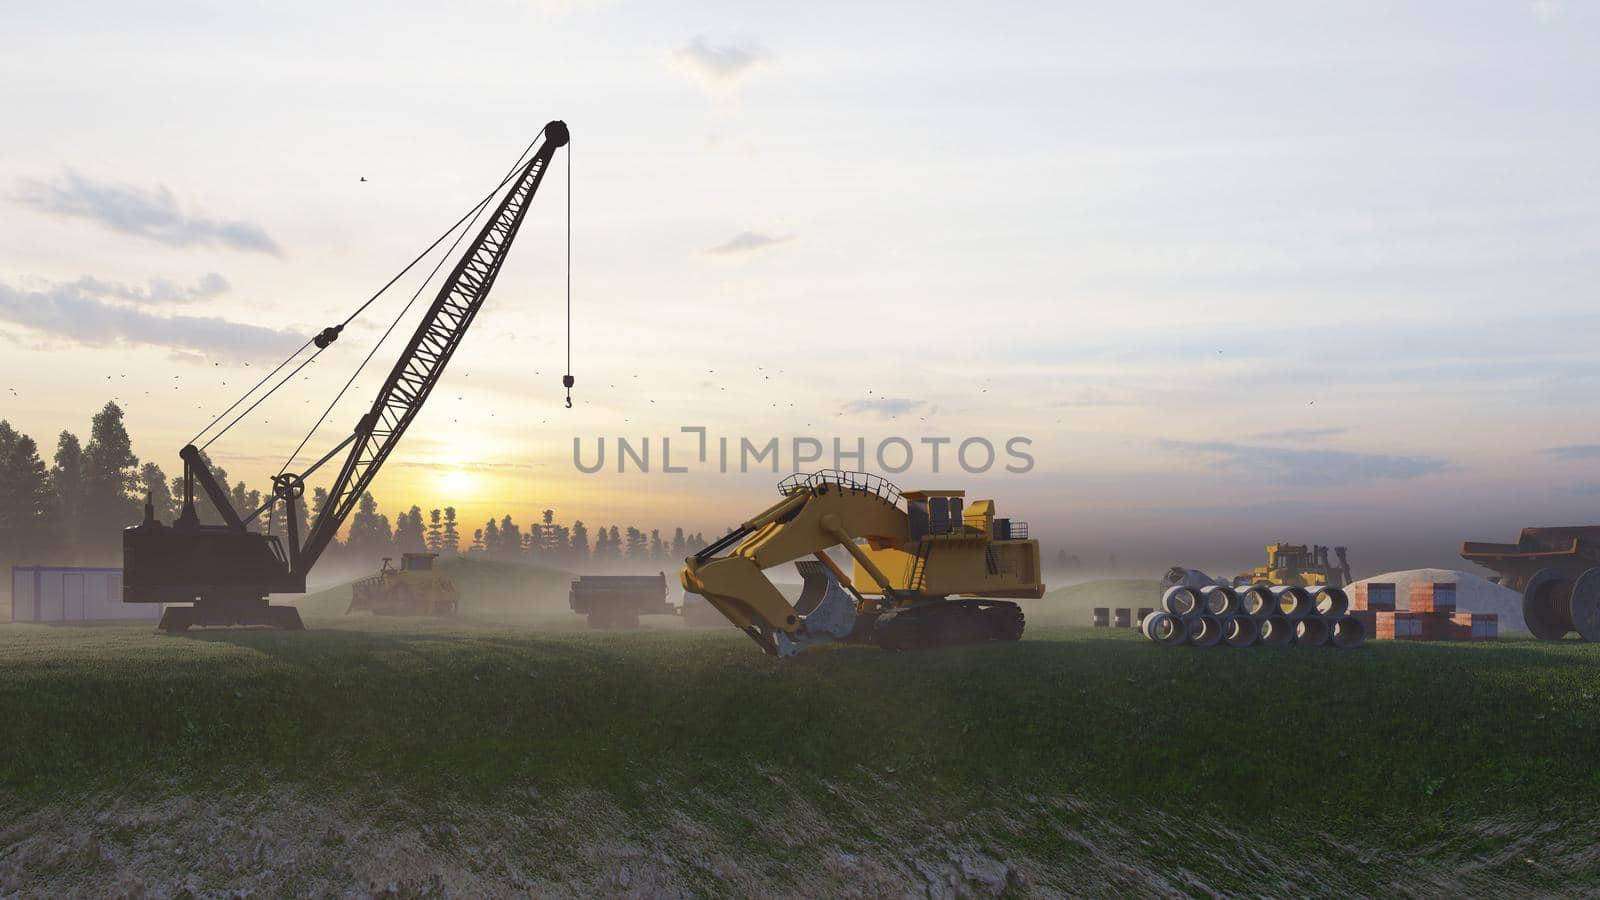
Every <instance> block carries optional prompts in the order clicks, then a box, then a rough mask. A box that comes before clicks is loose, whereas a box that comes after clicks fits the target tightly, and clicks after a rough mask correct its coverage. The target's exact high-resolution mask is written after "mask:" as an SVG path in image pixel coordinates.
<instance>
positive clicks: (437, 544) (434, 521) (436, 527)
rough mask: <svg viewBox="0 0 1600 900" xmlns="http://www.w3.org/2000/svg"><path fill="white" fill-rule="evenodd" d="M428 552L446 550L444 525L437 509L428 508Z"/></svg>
mask: <svg viewBox="0 0 1600 900" xmlns="http://www.w3.org/2000/svg"><path fill="white" fill-rule="evenodd" d="M428 552H429V553H443V552H444V525H443V523H442V522H441V520H440V518H439V511H438V510H437V509H430V510H428Z"/></svg>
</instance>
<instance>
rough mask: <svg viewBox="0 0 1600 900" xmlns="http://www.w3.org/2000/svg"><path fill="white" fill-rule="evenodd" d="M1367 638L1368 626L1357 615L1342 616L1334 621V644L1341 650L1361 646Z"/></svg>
mask: <svg viewBox="0 0 1600 900" xmlns="http://www.w3.org/2000/svg"><path fill="white" fill-rule="evenodd" d="M1366 640H1367V626H1365V625H1363V624H1361V620H1360V619H1358V618H1356V617H1355V616H1340V617H1339V618H1338V620H1337V621H1335V622H1334V623H1333V645H1334V646H1335V647H1338V648H1339V649H1341V650H1349V649H1350V648H1352V647H1359V646H1361V645H1362V644H1363V643H1365V642H1366Z"/></svg>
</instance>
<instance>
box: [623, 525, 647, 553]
mask: <svg viewBox="0 0 1600 900" xmlns="http://www.w3.org/2000/svg"><path fill="white" fill-rule="evenodd" d="M624 546H625V547H627V550H628V560H629V561H630V562H646V561H647V555H648V554H647V553H646V550H645V547H646V542H645V537H644V532H642V531H640V530H639V529H637V528H635V527H633V526H632V525H629V526H628V537H627V542H626V543H625V544H624Z"/></svg>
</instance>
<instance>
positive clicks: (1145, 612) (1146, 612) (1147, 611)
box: [1133, 606, 1155, 628]
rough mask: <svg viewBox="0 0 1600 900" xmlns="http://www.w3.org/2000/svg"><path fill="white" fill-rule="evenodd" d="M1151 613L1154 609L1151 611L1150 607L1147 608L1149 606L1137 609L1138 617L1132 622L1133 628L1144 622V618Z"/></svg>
mask: <svg viewBox="0 0 1600 900" xmlns="http://www.w3.org/2000/svg"><path fill="white" fill-rule="evenodd" d="M1153 612H1155V609H1153V608H1152V607H1149V606H1141V607H1139V616H1138V618H1136V619H1134V620H1133V627H1135V628H1138V627H1139V624H1140V623H1142V622H1143V621H1144V619H1145V617H1146V616H1148V615H1150V614H1151V613H1153Z"/></svg>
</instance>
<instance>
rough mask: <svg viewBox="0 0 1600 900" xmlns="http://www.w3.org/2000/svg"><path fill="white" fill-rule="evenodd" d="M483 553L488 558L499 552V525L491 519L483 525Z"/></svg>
mask: <svg viewBox="0 0 1600 900" xmlns="http://www.w3.org/2000/svg"><path fill="white" fill-rule="evenodd" d="M483 552H484V553H486V554H488V555H489V556H495V555H497V554H498V553H499V552H500V523H499V522H496V521H495V520H494V519H493V518H492V517H491V518H490V519H489V521H487V522H485V523H483Z"/></svg>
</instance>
